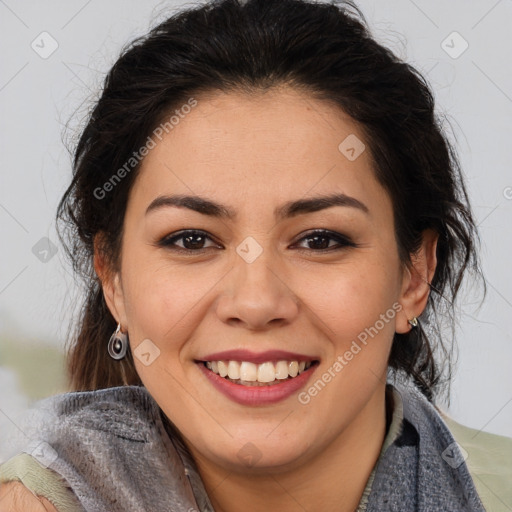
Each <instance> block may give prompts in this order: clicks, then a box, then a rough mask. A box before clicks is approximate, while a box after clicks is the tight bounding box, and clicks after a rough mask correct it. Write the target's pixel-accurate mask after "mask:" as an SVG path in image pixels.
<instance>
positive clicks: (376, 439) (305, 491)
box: [193, 386, 389, 512]
mask: <svg viewBox="0 0 512 512" xmlns="http://www.w3.org/2000/svg"><path fill="white" fill-rule="evenodd" d="M388 416H389V414H388ZM386 430H387V422H386V400H385V386H382V387H379V389H378V390H377V391H376V392H375V394H374V395H373V396H372V398H371V399H370V401H369V402H368V403H367V404H366V406H365V408H364V409H363V410H361V412H360V413H359V414H358V416H357V417H356V418H355V419H354V420H353V421H352V422H351V424H350V425H349V426H347V427H346V428H345V429H344V430H343V431H342V432H341V433H340V434H339V435H338V436H337V437H336V438H335V439H334V440H333V441H332V442H331V443H330V444H329V445H327V446H326V447H325V448H324V449H322V450H321V451H320V452H319V453H318V454H316V455H315V456H314V457H313V458H312V459H309V460H308V461H307V462H305V463H303V464H296V465H295V466H294V467H293V468H292V469H290V468H287V469H286V470H276V469H274V470H270V469H268V468H267V471H266V472H264V473H262V472H259V473H256V472H253V473H248V472H246V473H237V472H234V471H228V470H226V469H225V468H222V467H220V466H218V465H216V464H214V463H212V462H211V461H208V460H205V459H204V458H202V457H201V456H200V455H199V454H196V453H195V452H193V455H194V459H195V461H196V464H197V467H198V469H199V473H200V475H201V478H202V480H203V483H204V486H205V489H206V491H207V493H208V496H209V498H210V501H211V503H212V505H213V506H214V508H215V510H216V511H217V512H238V511H239V510H240V508H242V507H243V509H244V510H245V511H247V512H267V511H268V510H280V511H282V512H296V511H297V510H316V509H318V508H319V504H320V503H321V505H322V507H321V508H322V511H323V512H331V511H332V512H334V511H335V512H353V511H354V510H356V509H357V506H358V504H359V502H360V500H361V496H362V495H363V491H364V489H365V486H366V483H367V481H368V479H369V477H370V474H371V472H372V469H373V467H374V466H375V464H376V462H377V459H378V457H379V454H380V451H381V448H382V444H383V442H384V438H385V435H386Z"/></svg>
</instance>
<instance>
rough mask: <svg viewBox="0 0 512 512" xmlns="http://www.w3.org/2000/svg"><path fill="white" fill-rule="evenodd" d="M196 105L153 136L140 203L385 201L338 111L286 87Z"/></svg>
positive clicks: (355, 130)
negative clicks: (324, 197)
mask: <svg viewBox="0 0 512 512" xmlns="http://www.w3.org/2000/svg"><path fill="white" fill-rule="evenodd" d="M195 100H196V101H197V104H196V106H194V107H193V108H192V109H190V111H189V109H187V111H188V113H186V114H185V113H182V115H181V116H180V117H179V119H178V118H177V117H176V118H175V121H176V120H178V122H177V123H176V124H173V126H172V129H169V127H168V130H167V131H168V133H166V132H164V133H163V135H162V136H161V140H158V139H156V138H154V137H153V138H154V140H155V142H156V145H155V147H154V148H153V149H151V150H150V151H149V154H148V155H147V156H146V157H145V159H144V160H143V162H142V166H141V169H140V171H139V175H138V177H137V180H136V184H135V186H134V191H133V192H134V195H135V196H136V198H137V199H138V200H141V201H145V202H146V203H149V202H150V201H151V200H153V199H154V196H155V195H156V194H165V193H184V194H198V195H207V196H210V197H217V198H219V199H222V198H224V197H230V198H233V199H236V200H237V201H238V202H240V201H242V200H243V201H246V202H247V201H250V202H251V204H252V207H255V206H256V204H255V203H258V204H259V203H260V202H261V199H262V198H265V200H269V201H273V199H275V201H279V202H281V201H282V200H283V197H284V198H289V197H293V198H299V197H302V196H307V195H308V194H310V193H315V194H318V193H324V194H326V193H333V192H341V193H345V194H350V195H353V196H358V195H359V196H365V197H367V198H369V199H370V200H371V199H373V200H375V198H376V197H375V196H382V194H383V192H384V191H383V190H382V188H381V187H380V185H379V184H378V183H377V181H376V180H375V177H374V172H373V167H372V165H373V164H372V161H371V155H370V151H369V149H368V146H367V144H366V142H365V140H364V134H363V131H362V130H361V128H360V127H359V126H358V125H357V123H356V122H355V121H354V120H352V119H351V118H350V117H349V116H348V115H346V114H345V113H344V112H343V111H342V110H341V109H339V108H337V107H336V106H335V105H333V104H331V103H328V102H326V101H322V100H317V99H314V98H312V97H310V96H307V95H306V94H304V93H302V92H298V91H296V90H294V89H291V88H284V87H281V88H279V89H272V90H268V91H266V92H258V93H255V94H251V95H249V94H247V93H244V92H231V93H223V92H214V93H210V94H208V95H201V96H197V97H196V98H195ZM178 110H179V107H178ZM171 115H172V113H171ZM169 117H170V116H169ZM354 157H355V158H354ZM372 196H374V197H373V198H372ZM146 206H147V204H146ZM242 207H243V205H242Z"/></svg>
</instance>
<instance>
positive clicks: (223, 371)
mask: <svg viewBox="0 0 512 512" xmlns="http://www.w3.org/2000/svg"><path fill="white" fill-rule="evenodd" d="M217 370H218V372H219V375H220V376H221V377H226V376H227V374H228V367H227V365H226V363H225V362H224V361H217ZM212 371H213V368H212Z"/></svg>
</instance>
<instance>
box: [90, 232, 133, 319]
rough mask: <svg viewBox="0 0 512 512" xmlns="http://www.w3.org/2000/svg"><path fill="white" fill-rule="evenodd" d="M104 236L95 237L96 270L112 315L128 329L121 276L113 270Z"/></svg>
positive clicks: (101, 234)
mask: <svg viewBox="0 0 512 512" xmlns="http://www.w3.org/2000/svg"><path fill="white" fill-rule="evenodd" d="M104 236H105V235H104V234H103V233H98V234H96V235H95V236H94V270H95V271H96V275H97V276H98V278H99V280H100V281H101V287H102V289H103V295H104V297H105V302H106V303H107V306H108V309H109V310H110V313H111V314H112V316H113V317H114V318H115V320H116V322H117V323H120V324H121V327H123V328H124V329H126V328H127V327H128V323H127V319H126V309H125V301H124V294H123V286H122V282H121V276H120V273H119V272H118V271H115V270H114V269H112V268H111V265H110V264H109V262H108V260H107V258H106V256H105V251H104V250H103V247H104Z"/></svg>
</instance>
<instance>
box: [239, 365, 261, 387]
mask: <svg viewBox="0 0 512 512" xmlns="http://www.w3.org/2000/svg"><path fill="white" fill-rule="evenodd" d="M240 379H242V380H246V381H249V382H255V381H257V380H258V367H257V366H256V365H255V364H254V363H249V362H247V361H244V362H243V363H242V364H241V365H240Z"/></svg>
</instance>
